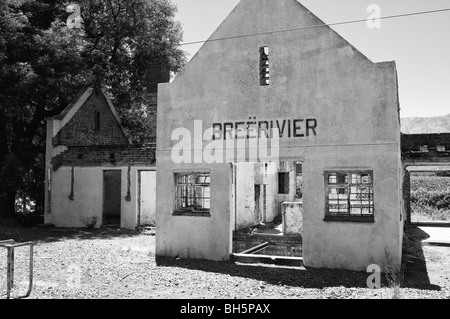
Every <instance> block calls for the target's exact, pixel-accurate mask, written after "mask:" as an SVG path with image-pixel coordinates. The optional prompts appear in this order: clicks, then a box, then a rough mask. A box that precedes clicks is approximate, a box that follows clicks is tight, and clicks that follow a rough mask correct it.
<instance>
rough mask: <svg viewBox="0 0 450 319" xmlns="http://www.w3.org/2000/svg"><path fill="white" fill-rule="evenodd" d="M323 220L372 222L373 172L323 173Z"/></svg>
mask: <svg viewBox="0 0 450 319" xmlns="http://www.w3.org/2000/svg"><path fill="white" fill-rule="evenodd" d="M325 184H326V208H325V220H348V221H373V215H374V204H373V202H374V201H373V172H372V171H328V172H325Z"/></svg>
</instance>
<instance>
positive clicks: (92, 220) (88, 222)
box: [81, 216, 98, 228]
mask: <svg viewBox="0 0 450 319" xmlns="http://www.w3.org/2000/svg"><path fill="white" fill-rule="evenodd" d="M97 220H98V218H97V216H92V217H83V218H81V221H82V222H83V224H84V225H85V226H86V227H87V228H94V227H95V225H96V224H97Z"/></svg>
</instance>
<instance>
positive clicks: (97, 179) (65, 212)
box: [45, 166, 155, 229]
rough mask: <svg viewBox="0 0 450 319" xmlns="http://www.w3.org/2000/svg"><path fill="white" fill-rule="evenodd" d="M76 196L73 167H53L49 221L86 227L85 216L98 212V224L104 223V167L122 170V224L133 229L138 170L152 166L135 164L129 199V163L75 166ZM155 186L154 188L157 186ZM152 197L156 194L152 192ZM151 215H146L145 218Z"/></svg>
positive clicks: (136, 205) (132, 170)
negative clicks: (72, 175) (71, 197)
mask: <svg viewBox="0 0 450 319" xmlns="http://www.w3.org/2000/svg"><path fill="white" fill-rule="evenodd" d="M74 169H75V170H74V192H73V193H74V199H73V200H70V199H69V194H70V188H71V170H72V168H71V167H67V166H63V167H60V168H59V169H58V170H56V171H52V183H51V207H50V213H49V214H45V222H46V223H53V224H55V226H57V227H85V225H84V223H83V222H82V218H85V217H93V216H96V217H97V219H98V222H97V225H96V226H97V227H99V226H100V225H101V224H102V223H103V171H104V170H120V171H121V173H122V174H121V198H122V200H121V227H122V228H128V229H133V228H135V227H136V226H137V214H138V176H137V174H138V170H143V169H149V168H148V167H145V166H138V167H136V166H133V167H131V169H130V195H131V197H130V198H131V200H130V201H127V200H126V199H125V198H126V196H127V187H128V168H127V167H106V166H105V167H75V168H74ZM153 190H154V188H153ZM148 196H149V198H150V200H151V198H153V200H154V196H155V195H154V194H151V191H150V193H149V194H148ZM145 218H147V217H145V216H144V219H145Z"/></svg>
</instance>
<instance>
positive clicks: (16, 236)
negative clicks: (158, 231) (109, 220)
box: [0, 219, 141, 244]
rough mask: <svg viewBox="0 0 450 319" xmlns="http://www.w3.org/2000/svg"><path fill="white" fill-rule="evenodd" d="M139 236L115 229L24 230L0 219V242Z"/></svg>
mask: <svg viewBox="0 0 450 319" xmlns="http://www.w3.org/2000/svg"><path fill="white" fill-rule="evenodd" d="M140 234H141V231H140V230H127V229H117V228H101V229H89V228H58V227H32V228H24V227H21V226H19V225H17V224H16V223H15V222H14V221H12V220H7V219H6V220H5V219H0V240H8V239H13V240H14V241H16V242H19V243H20V242H27V241H33V242H34V243H35V244H38V243H41V242H42V243H49V242H56V241H64V240H70V239H78V240H89V239H112V238H118V237H133V236H138V235H140Z"/></svg>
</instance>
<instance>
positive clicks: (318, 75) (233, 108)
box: [158, 0, 400, 149]
mask: <svg viewBox="0 0 450 319" xmlns="http://www.w3.org/2000/svg"><path fill="white" fill-rule="evenodd" d="M317 25H319V26H320V27H311V26H317ZM323 25H324V22H323V21H321V20H320V19H319V18H317V17H316V16H315V15H314V14H312V13H311V12H310V11H309V10H308V9H306V8H305V7H304V6H303V5H301V4H300V3H299V2H298V1H296V0H277V1H273V0H241V2H240V3H239V4H238V5H237V6H236V8H235V9H234V10H233V11H232V12H231V13H230V15H229V16H228V17H227V18H226V19H225V20H224V21H223V22H222V24H221V25H220V26H219V27H218V29H217V30H216V31H215V32H214V33H213V35H212V36H211V37H210V39H209V41H208V42H206V43H205V44H204V45H203V46H202V48H201V49H200V50H199V51H198V52H197V54H196V55H195V56H194V57H193V58H192V60H191V61H190V62H189V63H188V64H187V65H186V67H185V68H184V70H183V71H182V72H181V73H180V74H178V76H177V77H176V78H175V79H174V80H173V81H172V83H170V84H160V86H159V95H158V118H160V119H164V120H165V123H170V124H169V125H170V126H171V131H173V130H174V129H175V128H177V127H187V126H186V123H193V122H194V120H203V123H204V125H205V126H206V127H211V125H212V124H213V123H222V125H223V124H224V123H225V122H230V123H231V122H235V123H237V122H242V121H245V120H248V119H249V118H252V119H255V118H256V120H261V121H271V120H273V121H276V120H280V121H284V120H285V119H286V123H288V122H287V119H291V120H295V119H298V120H300V121H301V120H303V122H304V123H305V124H304V127H303V129H304V130H305V129H306V121H307V120H308V119H317V122H318V124H317V126H318V129H317V135H314V136H311V137H310V138H309V139H308V138H306V137H305V138H302V139H295V140H294V139H292V138H291V139H288V137H289V136H288V134H285V135H286V139H283V140H282V141H280V143H281V145H282V146H283V147H284V146H286V147H290V146H293V145H299V142H300V143H301V144H304V145H311V144H314V145H329V144H336V145H340V144H342V143H344V144H360V143H394V144H399V137H400V129H399V104H398V93H397V92H398V91H397V72H396V66H395V62H381V63H373V62H372V61H370V60H369V59H368V58H367V57H365V56H364V55H363V54H362V53H360V52H359V51H358V50H357V49H356V48H354V47H353V46H352V45H351V44H350V43H349V42H347V41H346V40H345V39H344V38H343V37H341V36H340V35H339V34H338V33H336V32H335V31H334V30H333V29H332V28H330V27H328V26H323ZM302 27H304V28H303V29H300V30H292V29H298V28H302ZM278 30H291V31H285V32H270V31H278ZM245 35H251V36H245ZM216 40H217V41H216ZM262 47H268V50H269V69H270V72H269V74H270V84H269V85H266V86H261V85H260V49H261V48H262ZM177 113H181V114H183V116H182V117H180V116H178V115H177ZM199 115H201V116H199ZM191 126H192V125H191ZM286 126H288V124H286ZM187 128H188V129H191V128H190V127H187ZM343 128H344V129H343ZM291 130H292V126H291ZM168 131H170V130H169V129H168V128H167V127H164V128H163V127H158V132H159V133H158V135H160V136H161V137H162V139H161V140H159V141H158V142H161V143H166V144H161V145H160V146H161V149H170V147H171V144H170V143H171V142H170V136H169V135H167V138H166V135H165V133H164V132H168ZM356 132H358V133H357V134H355V133H356ZM301 134H304V135H307V134H306V132H304V133H301Z"/></svg>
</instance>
